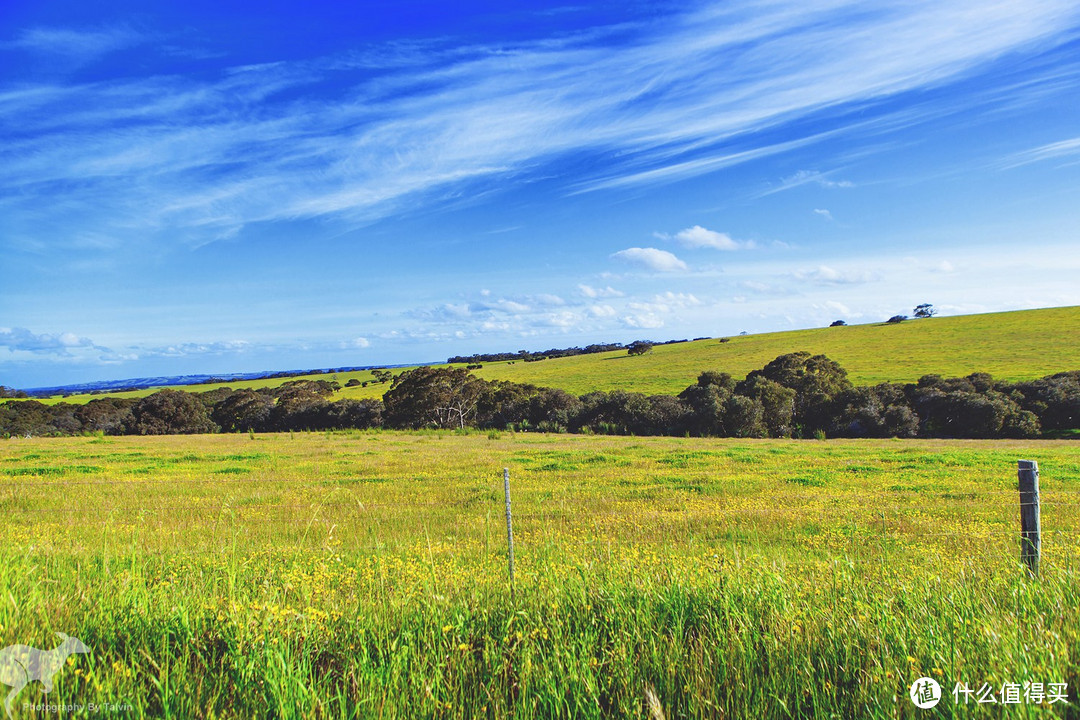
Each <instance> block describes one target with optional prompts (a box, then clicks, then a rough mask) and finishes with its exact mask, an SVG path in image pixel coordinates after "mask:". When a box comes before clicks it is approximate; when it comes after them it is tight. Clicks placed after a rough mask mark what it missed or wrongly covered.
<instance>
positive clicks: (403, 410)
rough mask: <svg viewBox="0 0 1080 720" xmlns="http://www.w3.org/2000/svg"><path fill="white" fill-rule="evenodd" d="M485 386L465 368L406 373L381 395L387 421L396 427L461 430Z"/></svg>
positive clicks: (419, 370)
mask: <svg viewBox="0 0 1080 720" xmlns="http://www.w3.org/2000/svg"><path fill="white" fill-rule="evenodd" d="M484 385H485V383H484V381H483V380H480V379H479V378H476V377H473V375H472V374H471V373H470V372H469V371H468V370H465V369H464V368H446V367H442V368H436V367H430V366H426V367H419V368H415V369H413V370H409V371H407V372H404V373H402V374H401V375H398V376H397V377H396V378H394V382H393V383H392V384H391V386H390V389H389V390H387V391H386V394H385V395H384V396H383V403H384V405H385V416H386V421H387V423H388V424H389V425H390V426H391V427H398V428H414V429H415V428H421V427H425V426H434V427H440V428H451V427H457V428H464V427H465V424H466V421H468V420H469V418H470V417H471V416H472V415H473V413H474V411H475V410H476V403H477V401H478V400H479V398H480V394H481V393H482V392H483V390H484Z"/></svg>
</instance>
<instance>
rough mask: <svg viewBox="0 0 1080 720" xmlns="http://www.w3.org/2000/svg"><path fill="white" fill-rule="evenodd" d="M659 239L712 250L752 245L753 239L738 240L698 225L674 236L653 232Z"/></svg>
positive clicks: (749, 246)
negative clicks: (672, 240)
mask: <svg viewBox="0 0 1080 720" xmlns="http://www.w3.org/2000/svg"><path fill="white" fill-rule="evenodd" d="M653 234H654V235H655V236H656V237H658V238H660V239H661V240H670V239H674V240H675V241H676V242H677V243H679V244H680V245H682V246H683V247H687V248H713V249H714V250H740V249H748V248H752V247H754V243H753V241H746V242H739V241H737V240H732V239H731V236H730V235H728V234H727V233H722V232H716V231H715V230H709V229H707V228H703V227H701V226H700V225H695V226H693V227H689V228H686V229H685V230H680V231H679V232H677V233H675V235H674V238H672V236H670V235H668V234H666V233H653Z"/></svg>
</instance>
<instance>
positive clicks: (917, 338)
mask: <svg viewBox="0 0 1080 720" xmlns="http://www.w3.org/2000/svg"><path fill="white" fill-rule="evenodd" d="M728 340H729V341H728V342H724V343H722V342H720V339H719V338H714V339H710V340H700V341H697V342H688V343H679V344H676V345H663V346H658V347H656V348H654V349H653V350H652V351H651V352H650V353H649V354H647V355H643V356H639V357H630V356H628V355H627V354H626V353H625V352H622V351H620V352H612V353H599V354H595V355H579V356H577V357H570V358H559V359H555V360H543V361H540V362H534V363H526V362H514V363H507V362H501V363H485V364H484V367H483V368H482V369H481V370H479V371H477V372H476V374H477V375H478V376H479V377H482V378H484V379H486V380H511V381H514V382H522V383H532V384H534V385H541V386H547V387H559V388H563V389H565V390H567V391H569V392H572V393H575V394H581V393H586V392H589V391H591V390H616V389H621V390H627V391H632V392H642V393H646V394H661V393H666V394H677V393H679V392H681V391H682V390H683V389H684V388H685V387H686V386H687V385H690V384H692V383H693V382H694V380H695V379H696V378H697V376H698V374H700V373H701V372H702V371H703V370H721V371H724V372H728V373H731V374H732V375H734V376H735V377H738V378H742V377H745V376H746V374H747V373H748V372H750V371H751V370H756V369H758V368H760V367H762V366H764V365H765V364H766V363H768V362H769V361H770V360H772V359H773V358H775V357H777V356H778V355H783V354H784V353H789V352H795V351H798V350H806V351H809V352H811V353H814V354H818V353H823V354H825V355H828V356H829V357H830V358H832V359H833V360H836V361H837V362H839V363H840V364H841V365H842V366H843V367H844V368H845V369H847V371H848V374H849V376H850V378H851V380H852V382H854V383H855V384H857V385H872V384H876V383H879V382H886V381H891V382H913V381H915V380H918V379H919V378H920V377H921V376H923V375H926V374H930V373H936V374H939V375H944V376H963V375H968V374H970V373H973V372H988V373H990V374H991V375H993V376H994V377H995V378H999V379H1003V380H1026V379H1031V378H1036V377H1042V376H1044V375H1050V374H1053V373H1055V372H1061V371H1064V370H1080V307H1066V308H1051V309H1043V310H1025V311H1018V312H1008V313H990V314H985V315H963V316H957V317H936V318H931V319H928V320H909V321H907V322H904V323H900V324H898V325H887V324H884V323H873V324H869V325H851V326H847V327H836V328H816V329H812V330H795V331H790V332H781V333H765V334H761V335H746V336H732V337H730V338H729V339H728ZM394 372H395V373H397V372H400V370H395V371H394ZM305 377H308V378H315V379H320V378H321V379H336V380H337V381H338V382H340V383H341V384H342V385H344V384H345V383H346V382H348V381H349V380H350V379H353V378H356V379H357V380H359V381H361V382H364V381H368V380H370V379H371V373H370V372H369V371H359V372H348V373H336V374H333V375H313V376H305ZM287 379H295V378H287ZM281 382H284V380H282V379H271V380H248V381H241V382H230V383H224V384H222V385H195V386H187V387H185V388H183V389H185V390H190V391H193V392H200V391H205V390H211V389H214V388H217V387H223V386H224V387H231V388H233V389H239V388H242V387H265V386H269V385H277V384H280V383H281ZM388 387H389V386H388V385H387V384H381V385H369V386H368V387H366V388H363V387H354V388H344V389H343V390H341V391H340V392H339V393H338V397H341V398H375V397H382V395H383V393H385V392H386V390H387V389H388ZM151 392H154V390H144V391H138V392H134V393H115V395H116V396H118V397H140V396H143V395H148V394H150V393H151ZM93 397H99V396H90V395H79V396H73V397H71V398H68V399H67V402H86V401H87V400H89V399H92V398H93ZM56 400H57V399H54V401H56Z"/></svg>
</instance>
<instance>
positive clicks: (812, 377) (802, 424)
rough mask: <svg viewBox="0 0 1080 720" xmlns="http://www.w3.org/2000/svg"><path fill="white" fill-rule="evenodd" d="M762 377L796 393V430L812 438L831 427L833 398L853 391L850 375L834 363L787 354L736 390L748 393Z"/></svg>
mask: <svg viewBox="0 0 1080 720" xmlns="http://www.w3.org/2000/svg"><path fill="white" fill-rule="evenodd" d="M756 377H763V378H765V379H767V380H772V381H773V382H775V383H779V384H780V385H783V386H784V387H787V388H791V389H792V390H794V391H795V411H794V414H793V422H794V424H795V430H796V431H797V432H798V433H799V434H801V435H802V437H809V436H810V435H812V434H813V433H814V432H815V431H816V430H822V431H824V430H827V429H828V428H829V426H830V424H831V421H832V417H833V411H834V408H833V406H832V404H833V400H834V398H836V397H837V396H838V395H839V394H840V393H841V392H843V391H845V390H848V389H850V388H851V381H850V380H848V377H847V371H846V370H844V368H842V367H840V365H839V363H837V362H836V361H835V360H830V359H829V358H828V357H826V356H824V355H811V354H810V353H808V352H806V351H800V352H795V353H788V354H786V355H781V356H780V357H778V358H776V359H775V360H773V361H772V362H770V363H769V364H768V365H766V366H765V367H764V368H762V369H761V370H754V371H753V372H751V373H750V374H748V375H747V376H746V380H744V381H743V382H741V383H739V385H738V386H736V389H735V391H736V392H737V393H745V392H749V390H748V388H750V387H752V383H753V381H754V378H756Z"/></svg>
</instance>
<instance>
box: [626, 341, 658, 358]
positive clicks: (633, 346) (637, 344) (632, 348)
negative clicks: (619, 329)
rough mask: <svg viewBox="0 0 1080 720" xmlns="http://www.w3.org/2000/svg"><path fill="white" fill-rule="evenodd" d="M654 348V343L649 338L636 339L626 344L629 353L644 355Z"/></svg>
mask: <svg viewBox="0 0 1080 720" xmlns="http://www.w3.org/2000/svg"><path fill="white" fill-rule="evenodd" d="M652 349H653V344H652V343H651V342H649V341H648V340H635V341H634V342H632V343H630V344H629V345H627V346H626V354H627V355H644V354H645V353H647V352H649V351H650V350H652Z"/></svg>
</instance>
